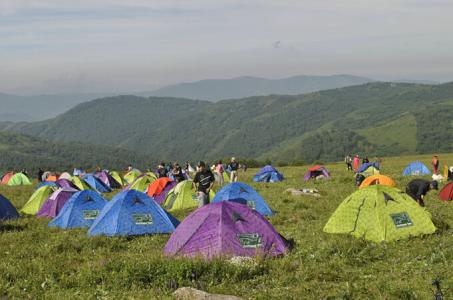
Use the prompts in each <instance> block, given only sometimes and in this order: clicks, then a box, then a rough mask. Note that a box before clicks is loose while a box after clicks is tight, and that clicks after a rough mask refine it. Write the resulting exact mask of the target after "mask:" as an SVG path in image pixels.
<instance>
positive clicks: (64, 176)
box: [58, 172, 72, 180]
mask: <svg viewBox="0 0 453 300" xmlns="http://www.w3.org/2000/svg"><path fill="white" fill-rule="evenodd" d="M71 177H72V176H71V174H69V173H68V172H63V173H61V175H60V176H59V177H58V179H67V180H71Z"/></svg>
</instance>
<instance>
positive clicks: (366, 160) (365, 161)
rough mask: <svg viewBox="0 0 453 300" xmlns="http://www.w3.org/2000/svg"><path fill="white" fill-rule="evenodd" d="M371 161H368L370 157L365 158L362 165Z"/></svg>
mask: <svg viewBox="0 0 453 300" xmlns="http://www.w3.org/2000/svg"><path fill="white" fill-rule="evenodd" d="M369 162H370V160H369V159H368V156H365V157H364V158H363V159H362V164H367V163H369Z"/></svg>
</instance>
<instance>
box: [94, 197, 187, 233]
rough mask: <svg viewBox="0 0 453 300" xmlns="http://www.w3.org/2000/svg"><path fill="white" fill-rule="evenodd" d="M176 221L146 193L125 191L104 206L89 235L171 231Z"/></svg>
mask: <svg viewBox="0 0 453 300" xmlns="http://www.w3.org/2000/svg"><path fill="white" fill-rule="evenodd" d="M178 224H179V221H178V220H176V219H175V218H174V217H173V216H172V215H170V214H169V213H167V212H166V211H165V210H164V209H163V208H161V207H160V206H159V205H158V204H157V203H156V202H154V200H153V199H152V198H150V197H148V195H146V194H145V193H142V192H139V191H136V190H127V191H123V192H120V193H118V194H117V195H116V196H115V197H113V199H112V200H111V201H110V202H108V203H107V205H105V206H104V208H103V209H102V211H101V213H100V214H99V216H98V218H97V219H96V220H95V221H94V223H93V225H92V226H91V228H90V230H89V231H88V235H90V236H95V235H107V236H115V235H123V236H124V235H142V234H153V233H171V232H173V231H174V230H175V228H176V226H178Z"/></svg>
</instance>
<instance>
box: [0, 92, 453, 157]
mask: <svg viewBox="0 0 453 300" xmlns="http://www.w3.org/2000/svg"><path fill="white" fill-rule="evenodd" d="M452 113H453V83H447V84H442V85H419V84H404V83H368V84H364V85H360V86H353V87H346V88H341V89H332V90H327V91H320V92H315V93H311V94H306V95H296V96H285V95H271V96H265V97H264V96H263V97H251V98H244V99H237V100H229V101H220V102H218V103H211V102H205V101H195V100H188V99H177V98H140V97H135V96H121V97H113V98H104V99H100V100H95V101H91V102H88V103H84V104H81V105H78V106H76V107H75V108H73V109H71V110H69V111H68V112H66V113H64V114H62V115H60V116H58V117H57V118H54V119H51V120H47V121H43V122H37V123H20V124H17V123H16V124H14V123H4V124H1V125H0V128H3V130H8V131H16V132H21V133H26V134H30V135H34V136H37V137H41V138H46V139H52V140H56V141H65V142H67V141H81V142H84V143H93V144H94V143H96V144H105V145H112V146H120V147H123V148H127V149H131V150H133V151H136V152H140V153H146V154H149V155H150V156H152V157H153V158H157V159H162V160H174V159H178V160H185V159H189V160H196V159H209V160H211V159H218V158H219V157H225V156H230V155H235V156H239V157H246V158H253V159H261V160H262V159H266V158H269V159H271V160H273V161H274V162H277V161H286V162H288V161H293V160H304V161H306V162H312V161H316V160H322V161H333V160H338V159H341V158H342V157H343V155H344V154H345V153H347V152H361V153H366V154H368V155H375V154H378V155H399V154H409V153H430V152H443V151H453V130H452V123H451V115H452Z"/></svg>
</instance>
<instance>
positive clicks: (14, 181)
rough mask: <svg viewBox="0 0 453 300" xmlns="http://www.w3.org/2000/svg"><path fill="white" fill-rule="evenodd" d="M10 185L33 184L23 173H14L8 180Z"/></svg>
mask: <svg viewBox="0 0 453 300" xmlns="http://www.w3.org/2000/svg"><path fill="white" fill-rule="evenodd" d="M8 185H9V186H18V185H31V181H30V179H29V178H28V177H27V175H25V174H23V173H20V172H19V173H16V174H14V175H13V176H12V177H11V178H10V179H9V181H8Z"/></svg>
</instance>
